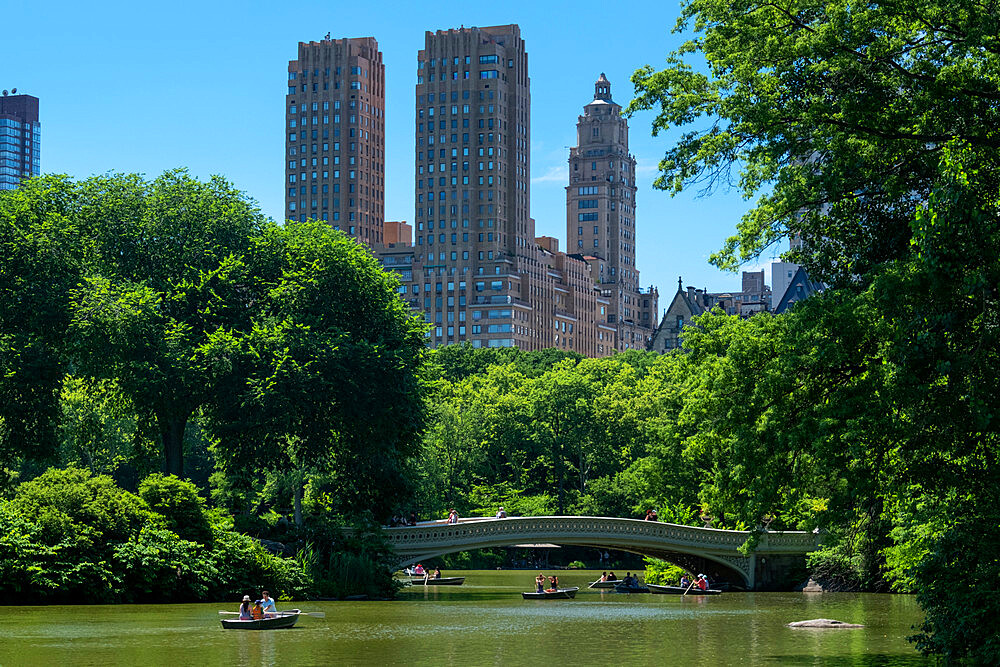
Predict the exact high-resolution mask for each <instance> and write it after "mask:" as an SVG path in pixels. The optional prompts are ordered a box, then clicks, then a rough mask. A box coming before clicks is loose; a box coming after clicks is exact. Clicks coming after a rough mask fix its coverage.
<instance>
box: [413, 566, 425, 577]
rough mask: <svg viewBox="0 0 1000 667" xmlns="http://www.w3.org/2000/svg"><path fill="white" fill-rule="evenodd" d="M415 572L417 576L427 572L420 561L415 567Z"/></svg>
mask: <svg viewBox="0 0 1000 667" xmlns="http://www.w3.org/2000/svg"><path fill="white" fill-rule="evenodd" d="M413 574H414V575H415V576H417V577H422V576H424V575H425V574H426V572H424V566H423V565H421V564H420V563H417V566H416V567H415V568H413Z"/></svg>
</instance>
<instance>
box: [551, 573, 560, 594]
mask: <svg viewBox="0 0 1000 667" xmlns="http://www.w3.org/2000/svg"><path fill="white" fill-rule="evenodd" d="M549 590H553V591H557V590H559V577H557V576H555V575H551V576H550V577H549Z"/></svg>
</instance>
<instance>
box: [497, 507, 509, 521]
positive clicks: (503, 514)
mask: <svg viewBox="0 0 1000 667" xmlns="http://www.w3.org/2000/svg"><path fill="white" fill-rule="evenodd" d="M496 518H498V519H506V518H507V512H505V511H504V509H503V507H501V508H500V509H499V510H497V517H496Z"/></svg>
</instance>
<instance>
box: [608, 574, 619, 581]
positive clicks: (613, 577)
mask: <svg viewBox="0 0 1000 667" xmlns="http://www.w3.org/2000/svg"><path fill="white" fill-rule="evenodd" d="M607 581H618V577H616V576H615V573H614V572H608V578H607Z"/></svg>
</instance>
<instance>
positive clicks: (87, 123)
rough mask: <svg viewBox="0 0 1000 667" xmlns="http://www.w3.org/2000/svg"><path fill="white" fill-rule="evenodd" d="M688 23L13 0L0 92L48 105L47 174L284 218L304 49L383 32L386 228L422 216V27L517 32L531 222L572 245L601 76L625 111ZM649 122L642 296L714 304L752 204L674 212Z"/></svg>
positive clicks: (642, 186) (641, 195)
mask: <svg viewBox="0 0 1000 667" xmlns="http://www.w3.org/2000/svg"><path fill="white" fill-rule="evenodd" d="M678 11H679V5H678V4H672V3H669V2H668V3H652V2H630V3H607V2H594V1H581V2H572V3H569V2H505V3H447V2H434V3H391V2H384V3H377V2H370V3H364V2H361V3H358V2H352V3H340V2H294V3H292V2H289V3H279V2H259V1H254V0H249V1H247V2H243V3H228V2H211V1H210V0H209V1H205V2H200V3H194V2H188V1H187V0H182V1H178V2H174V3H169V4H168V3H135V2H129V3H118V2H99V3H81V2H37V1H34V2H33V1H28V0H6V2H5V3H4V9H3V12H2V16H3V23H4V27H3V29H2V33H3V37H2V39H0V88H7V89H9V88H12V87H16V88H18V91H19V92H23V93H28V94H31V95H35V96H37V97H39V98H40V99H41V116H42V170H43V171H44V172H46V173H53V172H55V173H66V174H70V175H71V176H74V177H78V178H82V177H86V176H89V175H92V174H98V173H104V172H108V171H122V172H140V173H145V174H147V175H149V176H153V175H156V174H158V173H160V172H162V171H163V170H165V169H169V168H173V167H177V166H186V167H188V168H189V169H190V170H191V172H192V173H194V174H195V175H198V176H201V177H205V176H208V175H210V174H222V175H224V176H226V177H228V178H229V179H230V180H231V181H233V182H234V183H235V184H236V185H237V186H238V187H239V188H241V189H243V190H245V191H246V192H248V193H249V194H250V195H251V196H253V197H254V198H255V199H257V201H258V202H259V203H260V205H261V208H262V209H263V211H264V212H265V213H266V214H267V215H269V216H272V217H280V216H281V215H282V207H283V177H284V176H283V174H284V172H283V164H284V159H283V150H284V145H283V136H284V135H283V129H284V127H283V123H284V118H283V103H284V94H285V90H286V86H287V84H286V71H287V65H288V61H289V60H290V59H293V58H294V57H295V55H296V49H297V43H298V42H299V41H309V40H315V39H320V38H322V37H323V35H325V34H326V33H327V32H331V33H332V34H333V36H335V37H360V36H368V35H372V36H374V37H375V38H376V39H378V42H379V46H380V47H381V49H382V52H383V54H384V56H383V57H384V61H385V63H386V82H387V86H386V88H387V94H386V97H387V100H386V123H387V130H386V135H387V146H386V153H387V160H386V163H387V173H386V182H387V183H386V191H387V197H386V218H387V219H389V220H394V219H395V220H399V219H403V220H412V218H413V150H414V149H413V134H414V119H413V114H414V99H413V96H414V84H415V78H416V54H417V51H418V50H419V49H420V48H422V47H423V43H424V31H425V30H431V31H433V30H438V29H447V28H453V27H459V26H461V25H465V26H473V25H479V26H486V25H496V24H502V23H518V24H519V25H520V26H521V34H522V37H523V38H524V39H525V42H526V44H527V49H528V58H529V60H528V63H529V72H530V75H531V94H532V107H531V115H532V128H531V139H532V140H531V169H532V190H531V212H532V216H533V217H534V218H535V220H536V231H537V233H538V234H546V235H550V236H557V237H558V238H559V239H560V241H561V245H562V246H563V247H564V246H565V238H566V222H565V220H566V214H565V191H564V187H565V185H566V178H567V168H566V159H567V156H568V147H569V146H571V145H573V144H574V143H575V141H576V120H577V116H578V115H579V114H580V113H582V109H583V105H584V104H586V103H587V102H589V101H590V100H591V99H592V98H593V82H594V81H595V79H596V78H597V77H598V75H599V74H600V73H601V72H605V73H606V74H607V76H608V78H609V79H610V80H611V83H612V93H613V95H614V98H615V100H616V101H618V102H619V103H620V104H622V105H625V104H627V103H628V101H629V100H630V99H631V97H632V93H633V89H632V85H631V83H630V82H629V80H628V79H629V76H630V75H631V73H632V72H633V71H634V70H635V69H636V68H638V67H640V66H642V65H645V64H651V65H653V66H654V67H661V66H662V64H663V63H664V58H665V57H666V55H667V53H668V51H669V50H670V49H671V48H673V47H674V46H676V45H677V44H678V43H679V37H677V36H675V35H672V34H671V29H672V28H673V25H674V23H675V21H676V18H677V14H678ZM652 118H653V116H652V114H642V115H637V116H635V117H633V118H632V119H631V121H630V127H631V134H630V139H631V141H630V144H631V145H630V148H631V151H632V153H633V154H634V155H635V156H636V159H637V160H638V164H639V167H638V181H639V184H638V185H639V192H638V195H637V202H636V221H637V236H638V239H637V246H638V258H637V262H638V268H639V270H640V275H641V281H642V283H643V284H644V285H650V284H655V285H658V286H659V288H660V292H661V305H662V306H666V305H667V303H666V302H665V301H664V297H666V299H667V300H669V298H670V297H671V296H672V294H673V291H674V290H675V289H676V284H677V277H678V276H683V277H684V282H685V284H691V285H694V286H697V287H708V288H709V289H710V290H711V291H724V290H731V289H738V286H739V277H738V276H737V275H734V274H730V273H723V272H720V271H718V270H717V269H715V268H714V267H712V266H711V265H709V264H708V256H709V254H710V253H711V252H712V251H714V250H716V249H718V248H719V247H720V246H721V245H722V242H723V240H724V239H725V238H726V237H727V236H728V235H730V234H731V233H732V231H733V229H734V228H735V225H736V222H737V221H738V220H739V218H740V216H741V215H742V214H743V212H745V211H746V210H747V208H748V203H747V202H745V201H743V200H742V198H741V197H740V195H739V193H737V192H735V191H728V192H727V191H721V192H715V193H713V194H712V195H711V196H709V197H705V196H699V193H698V192H697V191H696V190H692V191H691V192H685V193H683V194H681V195H679V196H676V197H673V198H671V197H670V196H668V195H667V194H666V193H663V192H660V191H656V190H653V188H652V181H653V179H654V177H655V172H656V164H657V162H658V161H659V160H660V158H661V157H662V156H663V153H664V151H665V150H666V148H667V147H668V146H669V143H670V141H671V139H672V138H673V136H674V135H664V134H661V135H660V136H659V137H657V138H653V137H651V136H650V124H651V121H652ZM769 261H770V257H767V258H764V259H763V260H762V262H763V263H765V264H766V263H767V262H769ZM747 268H754V267H747ZM768 273H769V272H768ZM768 277H769V276H768Z"/></svg>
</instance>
